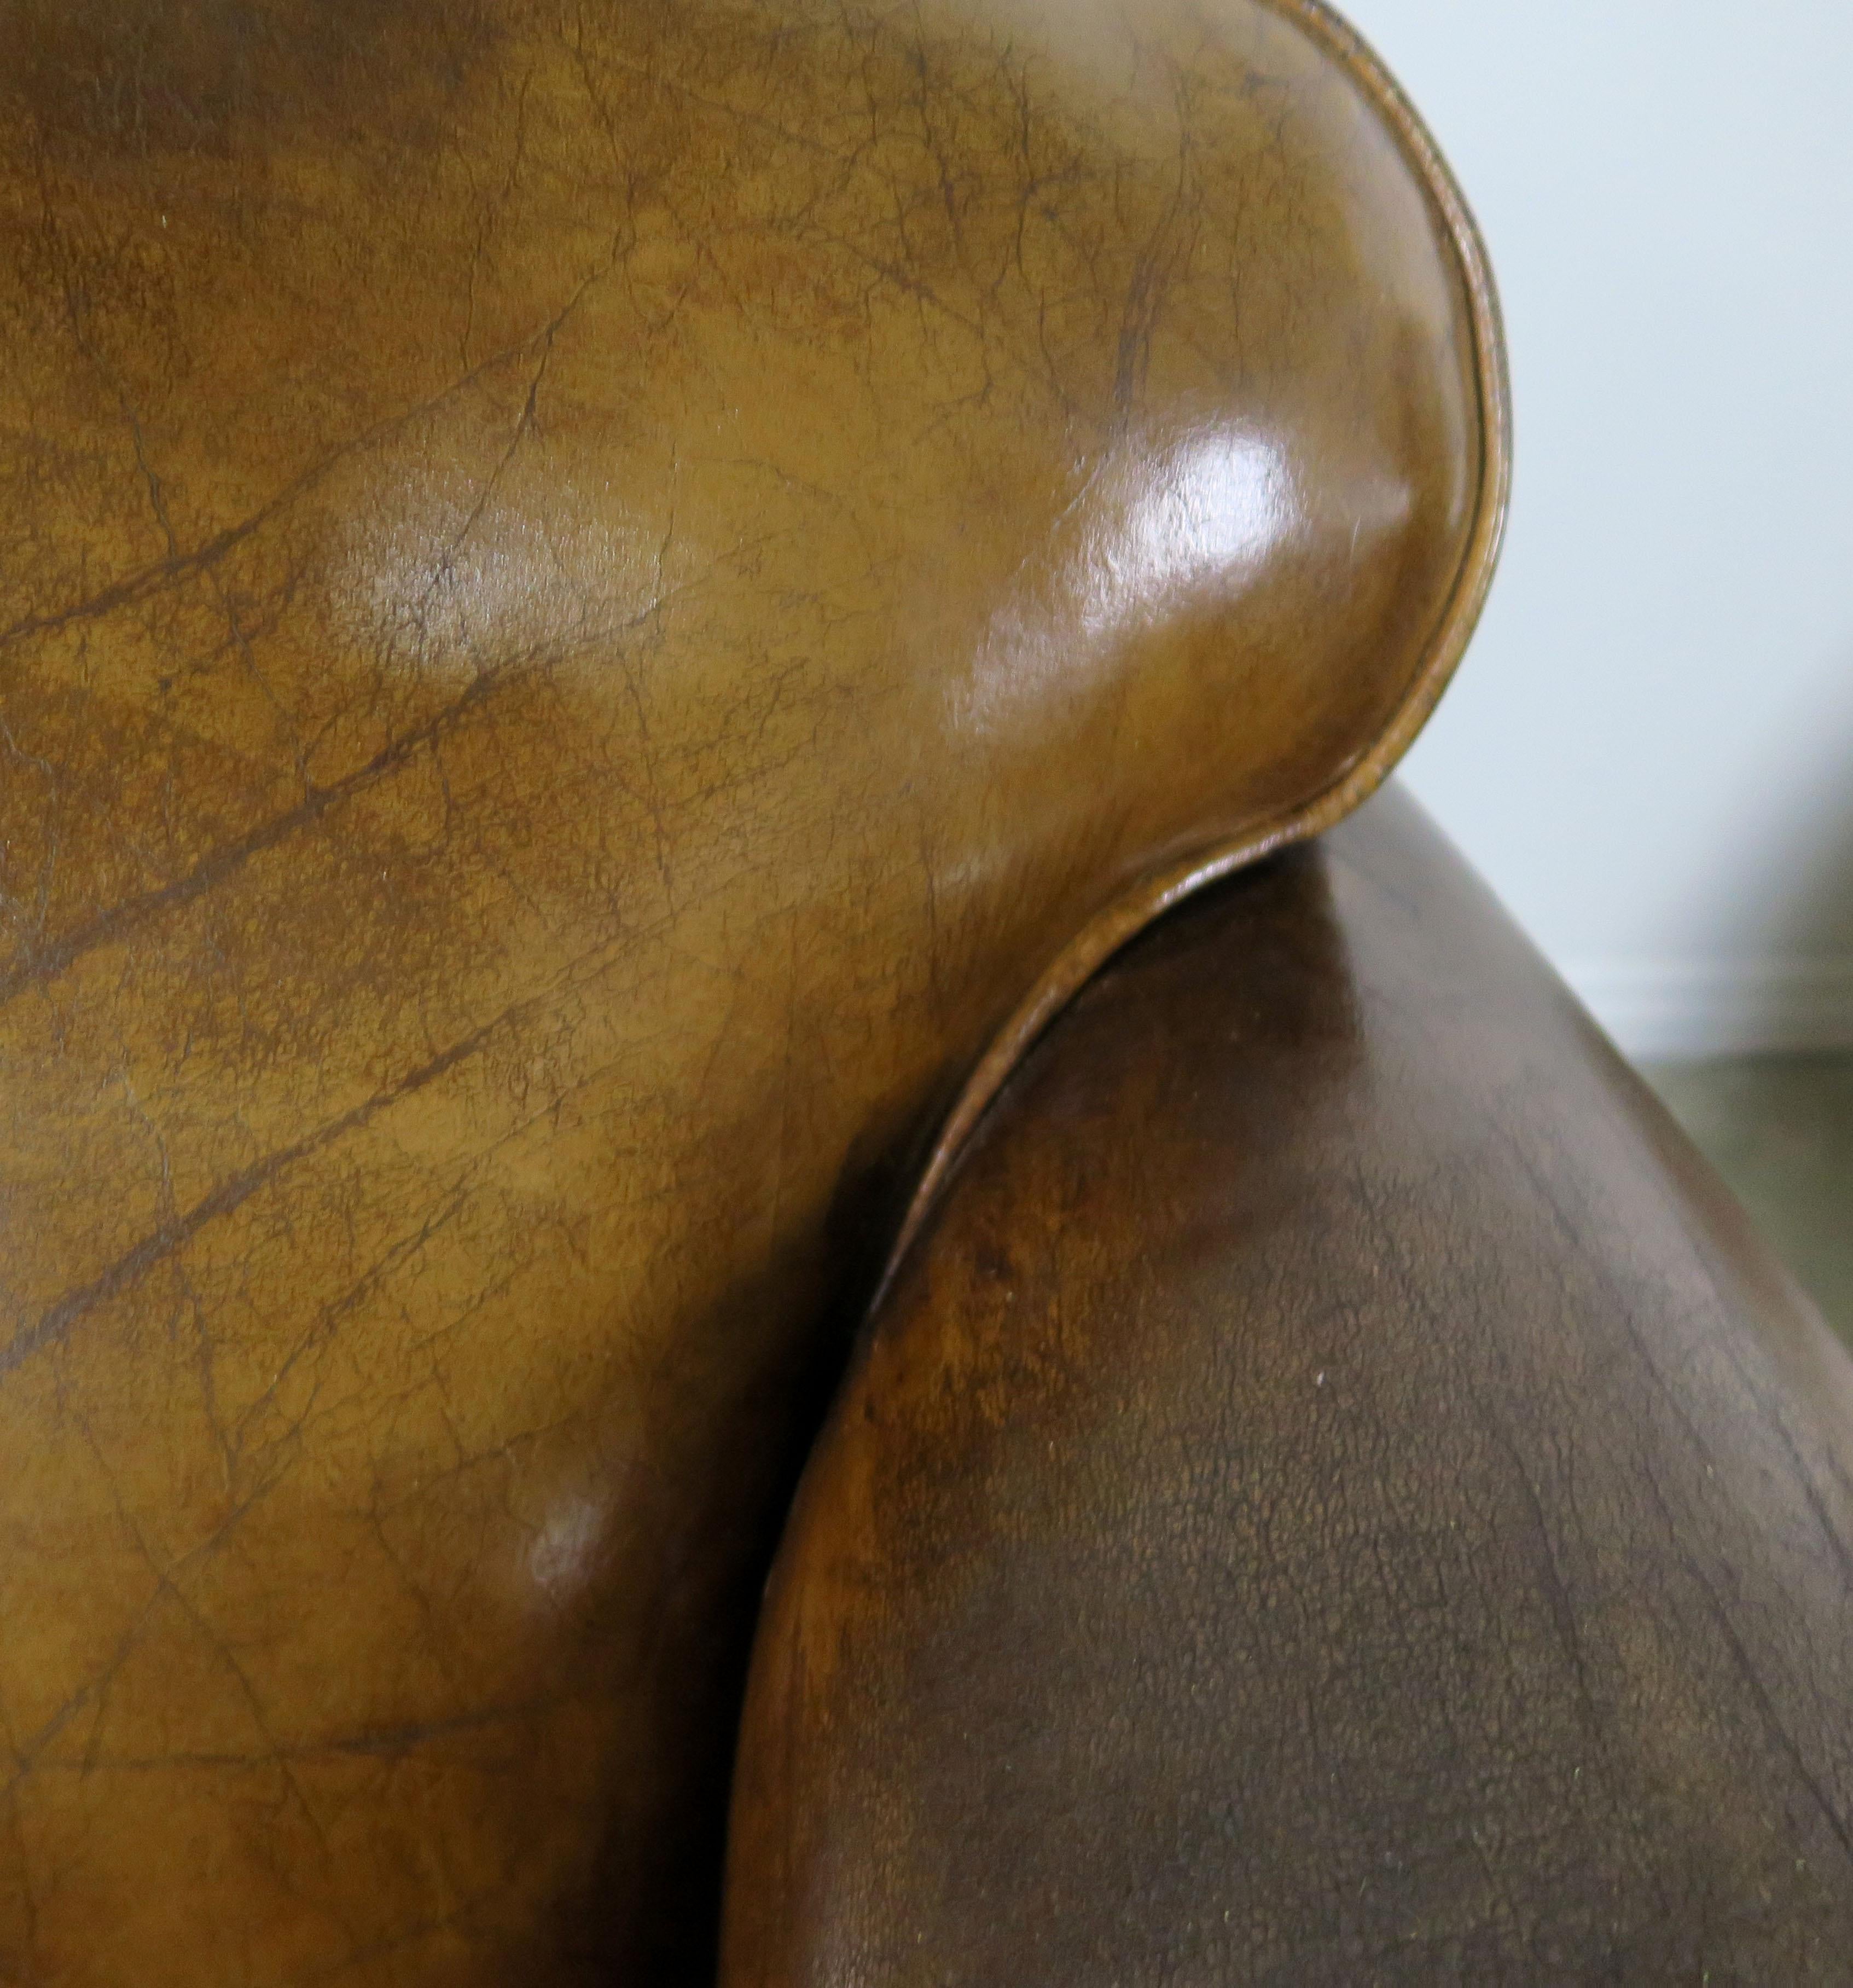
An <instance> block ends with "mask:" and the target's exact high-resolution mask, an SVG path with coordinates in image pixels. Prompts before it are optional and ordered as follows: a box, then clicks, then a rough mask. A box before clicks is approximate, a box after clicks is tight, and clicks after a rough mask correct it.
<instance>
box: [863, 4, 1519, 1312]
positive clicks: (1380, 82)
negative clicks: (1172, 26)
mask: <svg viewBox="0 0 1853 1988" xmlns="http://www.w3.org/2000/svg"><path fill="white" fill-rule="evenodd" d="M1272 4H1275V5H1278V6H1279V7H1280V8H1281V11H1282V12H1286V13H1289V14H1291V15H1294V16H1296V17H1298V19H1301V21H1302V22H1304V23H1305V26H1306V28H1307V29H1308V32H1310V33H1311V34H1313V35H1316V36H1318V38H1319V39H1321V40H1322V41H1323V42H1325V44H1326V45H1327V46H1329V47H1330V48H1332V49H1333V51H1334V52H1335V53H1336V54H1337V55H1338V56H1339V57H1340V59H1342V60H1343V61H1344V62H1345V63H1347V64H1348V66H1350V67H1351V68H1352V70H1353V72H1354V73H1355V75H1356V76H1357V78H1358V79H1359V84H1360V86H1361V87H1362V89H1364V90H1366V91H1367V92H1368V93H1369V95H1370V96H1371V97H1372V100H1373V101H1374V102H1375V103H1376V105H1377V106H1379V109H1380V110H1381V112H1382V115H1383V117H1384V118H1385V120H1386V123H1389V125H1390V126H1391V127H1392V129H1394V130H1396V133H1397V134H1398V137H1399V139H1400V140H1401V142H1402V144H1403V145H1404V147H1406V151H1407V154H1408V157H1409V160H1410V161H1411V163H1412V164H1413V166H1414V167H1415V168H1416V170H1417V171H1419V173H1420V174H1422V176H1423V178H1424V180H1425V181H1426V183H1427V185H1428V188H1429V192H1430V194H1431V195H1432V197H1433V201H1434V203H1435V208H1436V213H1437V214H1438V215H1440V216H1441V217H1442V218H1443V222H1444V225H1445V226H1446V229H1447V232H1448V234H1449V235H1450V238H1451V241H1452V242H1453V248H1454V250H1455V252H1456V255H1457V256H1458V258H1459V265H1460V279H1461V282H1462V284H1463V289H1464V290H1465V292H1466V294H1467V297H1468V299H1469V300H1470V306H1471V309H1472V314H1473V356H1474V362H1475V366H1476V369H1477V385H1478V391H1479V405H1480V464H1479V485H1478V496H1477V502H1476V505H1475V509H1474V513H1473V529H1472V532H1471V534H1470V537H1469V539H1468V541H1467V546H1466V548H1465V549H1464V551H1463V555H1462V559H1461V565H1460V573H1459V576H1458V578H1457V580H1456V584H1455V587H1454V590H1453V594H1452V597H1450V600H1449V602H1448V604H1447V607H1446V610H1444V612H1443V614H1442V616H1441V617H1440V620H1439V621H1438V623H1437V624H1436V628H1435V631H1434V634H1433V637H1432V640H1431V642H1430V644H1429V648H1428V651H1427V653H1426V657H1425V658H1424V664H1423V668H1421V669H1420V670H1419V671H1418V672H1417V674H1416V675H1415V677H1414V678H1413V679H1412V680H1411V681H1410V684H1409V688H1408V691H1407V694H1406V698H1405V701H1404V702H1403V703H1402V705H1401V707H1400V708H1398V709H1396V711H1395V712H1393V713H1392V714H1391V715H1389V717H1388V718H1387V719H1386V721H1385V722H1384V723H1383V725H1382V730H1381V731H1380V732H1379V733H1378V734H1377V735H1376V736H1375V738H1374V739H1371V740H1369V742H1367V743H1365V745H1364V746H1363V748H1362V749H1361V750H1360V751H1359V752H1357V753H1356V754H1355V755H1354V756H1352V757H1351V758H1349V759H1348V760H1346V761H1345V762H1342V764H1341V765H1339V766H1335V767H1334V768H1333V769H1332V777H1331V779H1330V781H1329V783H1328V785H1326V786H1323V787H1321V788H1317V789H1316V790H1315V791H1311V792H1309V793H1307V794H1306V795H1305V796H1303V797H1301V799H1300V800H1298V802H1297V803H1290V804H1288V805H1287V806H1283V807H1282V808H1281V809H1280V810H1279V811H1278V813H1275V814H1274V816H1271V817H1270V818H1267V819H1264V820H1260V821H1257V822H1255V823H1251V824H1250V825H1248V826H1247V827H1245V828H1244V830H1242V831H1241V832H1240V833H1237V834H1234V835H1231V836H1230V837H1226V838H1225V839H1224V840H1221V841H1220V842H1219V843H1217V844H1213V845H1211V846H1210V847H1205V848H1203V849H1202V850H1197V851H1193V853H1192V854H1190V855H1188V856H1186V857H1183V859H1182V860H1179V861H1177V862H1175V863H1173V864H1169V865H1167V866H1166V867H1164V868H1163V869H1161V870H1159V871H1157V872H1156V874H1153V875H1151V876H1149V877H1144V878H1142V879H1140V880H1139V882H1138V883H1136V884H1135V885H1133V886H1132V887H1131V888H1130V889H1129V890H1128V891H1127V892H1126V894H1125V895H1124V896H1123V897H1122V898H1119V900H1118V901H1116V902H1115V903H1114V904H1111V905H1109V907H1107V908H1105V910H1103V911H1101V912H1100V913H1099V914H1098V915H1096V916H1095V918H1093V919H1092V920H1091V921H1089V924H1088V925H1085V927H1084V928H1082V930H1081V931H1078V932H1077V933H1076V934H1075V937H1074V938H1072V939H1071V940H1070V941H1069V942H1068V945H1066V946H1065V947H1064V948H1063V949H1062V952H1061V953H1060V954H1059V955H1058V956H1057V957H1056V958H1055V959H1054V960H1053V961H1052V962H1051V963H1050V965H1048V969H1046V971H1045V972H1044V973H1043V974H1042V975H1041V977H1040V978H1039V979H1038V980H1037V982H1035V986H1033V987H1032V988H1031V989H1030V990H1029V992H1028V993H1027V994H1025V995H1024V997H1023V999H1022V1001H1021V1003H1020V1004H1019V1005H1018V1007H1017V1008H1016V1009H1015V1010H1014V1012H1013V1013H1012V1014H1011V1016H1010V1017H1009V1019H1008V1020H1007V1021H1006V1022H1005V1023H1004V1025H1003V1026H1002V1027H1001V1029H999V1030H998V1031H997V1035H996V1036H995V1037H994V1039H993V1040H992V1041H991V1043H990V1044H989V1045H988V1046H987V1048H986V1050H985V1052H984V1055H983V1057H981V1059H980V1060H979V1061H978V1063H977V1065H976V1066H975V1067H974V1069H973V1070H972V1072H971V1073H970V1076H969V1077H967V1080H966V1081H965V1083H964V1084H963V1086H962V1087H960V1090H959V1092H958V1094H957V1097H955V1098H954V1100H953V1102H952V1104H951V1105H950V1108H949V1109H948V1111H947V1114H946V1117H945V1119H944V1121H943V1124H942V1125H941V1127H940V1130H939V1132H938V1134H937V1137H936V1138H935V1139H934V1140H933V1144H932V1146H931V1147H930V1149H929V1151H928V1152H927V1156H926V1158H925V1160H924V1161H923V1165H922V1168H921V1174H920V1180H919V1182H918V1183H917V1185H916V1187H915V1189H914V1191H913V1194H912V1195H911V1196H910V1199H909V1201H908V1203H907V1205H906V1210H905V1212H903V1215H902V1217H901V1219H900V1221H899V1224H898V1226H897V1227H896V1234H895V1238H894V1241H893V1244H892V1246H890V1248H889V1251H888V1253H887V1256H886V1263H885V1266H884V1267H883V1271H882V1274H881V1276H880V1278H879V1281H878V1283H877V1284H876V1288H875V1291H874V1293H873V1294H872V1299H871V1303H879V1300H880V1298H881V1297H882V1295H883V1293H885V1292H886V1290H887V1288H888V1286H889V1283H891V1282H892V1280H893V1276H894V1273H895V1271H896V1269H897V1267H898V1266H899V1263H900V1261H901V1259H902V1258H903V1256H905V1255H906V1252H907V1250H908V1249H909V1247H910V1245H911V1244H912V1242H913V1239H914V1238H915V1236H916V1235H917V1234H918V1233H919V1232H920V1225H921V1223H922V1222H923V1221H924V1220H925V1219H926V1218H927V1214H928V1212H930V1209H932V1207H933V1202H934V1201H935V1200H936V1199H937V1197H938V1195H939V1193H940V1190H941V1188H943V1186H944V1185H945V1182H946V1180H947V1176H948V1175H949V1174H950V1171H951V1169H952V1168H953V1166H954V1164H955V1163H956V1161H957V1157H958V1155H959V1153H960V1150H961V1149H962V1148H963V1147H964V1143H965V1141H967V1139H968V1138H970V1135H971V1134H972V1132H973V1131H974V1129H975V1128H976V1127H977V1124H978V1121H979V1120H980V1119H981V1117H983V1116H984V1112H985V1111H986V1109H987V1107H988V1106H989V1104H991V1100H992V1099H993V1098H994V1097H996V1095H997V1092H998V1090H1000V1089H1001V1087H1002V1086H1003V1084H1004V1082H1005V1080H1007V1079H1008V1077H1009V1075H1010V1073H1011V1070H1014V1068H1015V1067H1016V1066H1017V1064H1018V1063H1019V1062H1020V1061H1021V1059H1022V1057H1023V1056H1024V1053H1025V1051H1026V1050H1028V1048H1029V1047H1030V1046H1031V1043H1034V1042H1035V1040H1036V1038H1037V1037H1038V1036H1039V1035H1040V1034H1041V1033H1042V1031H1043V1029H1045V1028H1046V1027H1047V1026H1048V1024H1049V1023H1050V1022H1051V1020H1052V1019H1054V1018H1055V1016H1056V1015H1058V1013H1060V1012H1061V1011H1062V1009H1063V1008H1064V1007H1065V1006H1066V1005H1067V1004H1068V1002H1069V1001H1071V1000H1072V999H1073V998H1074V996H1075V995H1076V994H1077V993H1078V992H1079V991H1080V989H1082V987H1083V986H1085V984H1086V983H1087V982H1088V981H1089V979H1092V976H1093V975H1094V974H1095V972H1098V971H1099V969H1100V968H1101V967H1102V965H1104V964H1105V962H1106V961H1107V960H1109V958H1112V955H1113V954H1114V953H1116V952H1118V951H1119V948H1121V947H1122V946H1123V945H1126V943H1127V942H1129V940H1130V939H1132V938H1134V937H1136V935H1137V934H1138V933H1139V932H1140V931H1143V930H1144V928H1146V926H1147V925H1149V924H1151V923H1152V921H1153V920H1154V919H1156V918H1160V917H1162V916H1163V914H1164V913H1165V912H1166V911H1168V910H1170V908H1172V907H1173V906H1174V905H1176V904H1180V903H1182V902H1183V901H1184V900H1185V899H1186V898H1189V897H1190V896H1191V895H1192V894H1193V893H1194V892H1196V891H1200V890H1202V889H1203V888H1204V887H1206V886H1207V885H1209V884H1213V883H1214V882H1216V881H1218V880H1219V879H1220V878H1222V877H1227V876H1229V875H1230V874H1233V873H1234V871H1237V870H1240V869H1241V868H1243V867H1245V866H1246V865H1247V864H1251V863H1254V862H1257V861H1259V860H1261V858H1262V857H1264V856H1267V855H1271V854H1273V853H1274V852H1275V851H1276V850H1281V849H1284V848H1288V847H1291V846H1292V845H1293V844H1294V843H1297V842H1301V841H1304V840H1305V839H1306V838H1307V837H1309V836H1313V835H1317V834H1318V833H1320V832H1321V830H1325V829H1327V828H1330V827H1332V826H1333V825H1334V824H1335V823H1338V822H1339V821H1342V820H1344V818H1345V816H1346V815H1348V813H1351V811H1352V810H1353V809H1354V808H1355V807H1357V806H1359V805H1360V804H1361V803H1362V802H1363V801H1365V800H1367V799H1368V798H1369V796H1371V795H1372V793H1375V791H1376V789H1378V788H1379V786H1381V785H1382V783H1383V781H1384V780H1385V779H1387V778H1388V777H1389V774H1390V773H1391V772H1392V770H1393V769H1394V768H1395V766H1396V763H1397V762H1398V761H1399V760H1400V759H1402V756H1403V754H1404V753H1406V752H1407V751H1408V750H1409V747H1410V746H1411V745H1413V743H1414V742H1415V739H1416V735H1417V734H1418V733H1419V732H1420V731H1421V729H1422V728H1423V725H1425V724H1426V722H1427V721H1428V718H1429V713H1430V712H1432V711H1433V709H1434V708H1435V706H1436V704H1437V703H1438V702H1440V698H1441V695H1442V693H1443V691H1445V690H1446V688H1447V685H1448V683H1449V681H1450V678H1452V677H1453V673H1454V671H1455V669H1456V667H1457V666H1458V664H1459V663H1460V658H1461V657H1462V655H1463V654H1464V653H1465V651H1466V649H1467V643H1468V641H1469V640H1470V637H1472V634H1473V630H1474V627H1475V626H1476V625H1477V623H1478V621H1479V619H1480V611H1481V610H1482V608H1483V607H1484V606H1485V604H1486V597H1487V592H1488V590H1489V589H1490V587H1491V585H1492V582H1493V575H1494V570H1495V568H1496V567H1497V564H1498V560H1499V549H1500V542H1501V540H1502V539H1503V536H1504V531H1505V522H1506V510H1507V502H1508V499H1509V498H1510V489H1511V474H1512V464H1511V402H1510V387H1509V384H1508V381H1507V363H1506V350H1505V337H1504V330H1503V327H1502V324H1501V321H1500V311H1499V303H1498V293H1497V289H1496V288H1495V286H1494V279H1493V273H1492V269H1491V265H1490V263H1489V262H1488V261H1487V253H1486V247H1485V244H1484V242H1483V240H1482V239H1481V237H1480V231H1479V228H1478V227H1477V225H1476V224H1475V222H1474V220H1473V215H1472V212H1471V211H1470V208H1468V206H1467V202H1466V201H1465V200H1464V198H1463V196H1462V194H1461V192H1460V188H1459V187H1458V185H1457V184H1456V182H1455V180H1454V177H1453V174H1452V173H1451V172H1450V170H1449V168H1448V165H1447V162H1446V160H1445V159H1444V158H1443V156H1442V154H1441V152H1440V149H1439V147H1437V146H1436V144H1435V142H1434V140H1433V138H1432V137H1430V136H1429V133H1428V131H1427V130H1426V127H1424V125H1423V123H1422V120H1421V118H1420V117H1419V115H1418V113H1416V110H1415V108H1414V106H1413V105H1412V104H1411V103H1410V102H1409V100H1408V98H1407V97H1406V96H1404V95H1403V94H1402V91H1401V90H1400V89H1399V87H1398V86H1397V84H1396V80H1395V79H1394V78H1393V77H1392V76H1391V75H1390V74H1389V71H1388V70H1387V69H1386V68H1385V67H1384V66H1383V65H1382V63H1380V62H1379V60H1378V59H1377V58H1376V57H1375V55H1374V54H1373V53H1372V51H1371V49H1369V46H1367V44H1366V43H1365V42H1364V41H1363V39H1362V37H1361V36H1359V35H1358V33H1357V32H1355V29H1352V27H1351V26H1350V25H1348V23H1347V22H1345V20H1344V19H1343V18H1342V16H1341V15H1339V14H1338V12H1336V10H1335V9H1334V8H1331V7H1329V6H1328V5H1325V0H1272Z"/></svg>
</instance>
